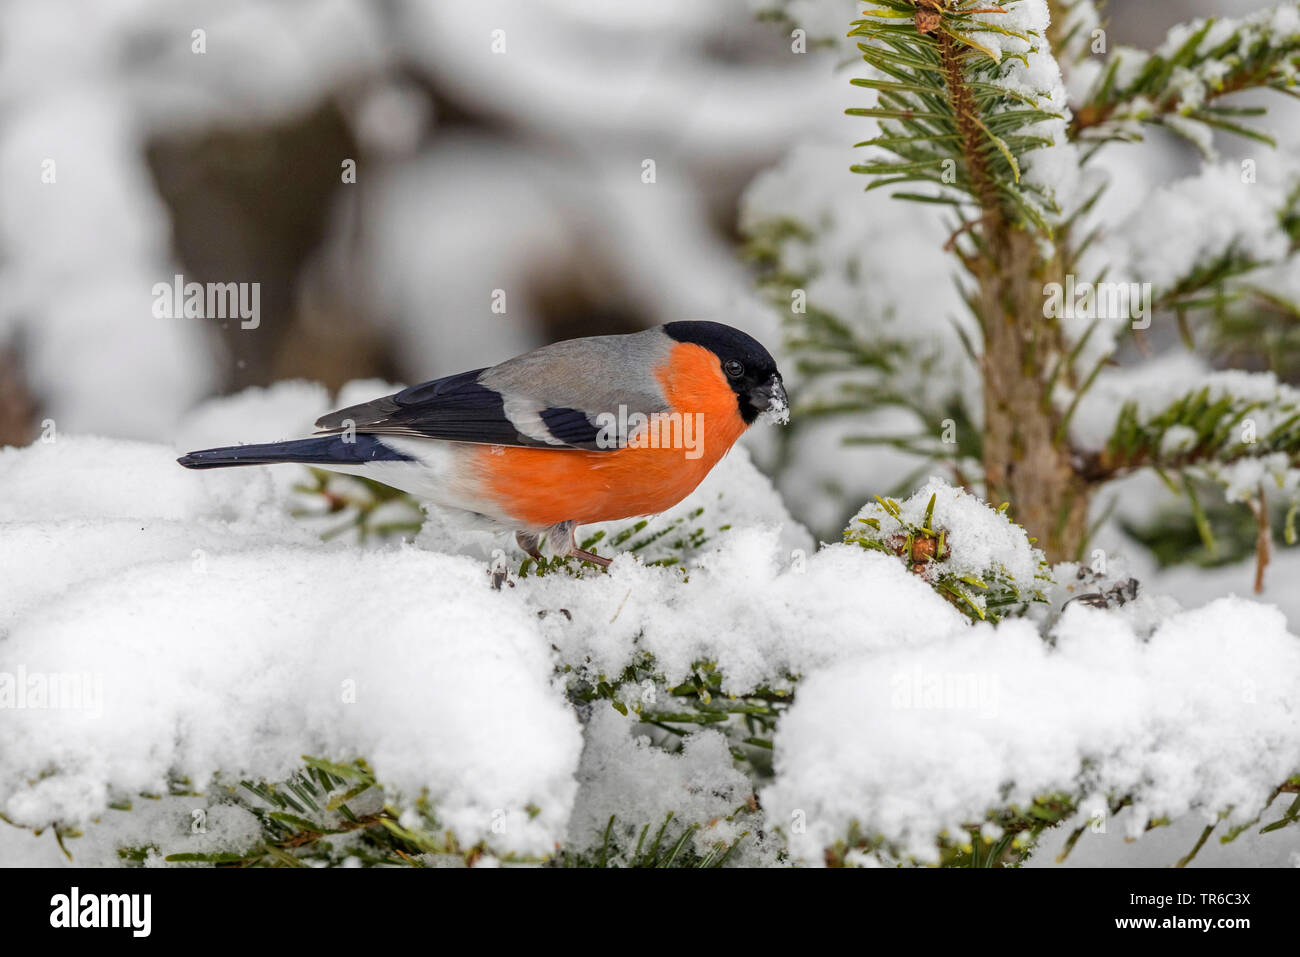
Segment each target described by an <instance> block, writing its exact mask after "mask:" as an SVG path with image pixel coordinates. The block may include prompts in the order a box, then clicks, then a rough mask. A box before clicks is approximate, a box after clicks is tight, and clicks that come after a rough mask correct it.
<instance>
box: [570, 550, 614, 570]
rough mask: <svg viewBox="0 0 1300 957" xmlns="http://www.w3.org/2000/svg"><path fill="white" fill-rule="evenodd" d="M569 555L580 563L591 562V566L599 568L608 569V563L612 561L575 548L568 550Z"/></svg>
mask: <svg viewBox="0 0 1300 957" xmlns="http://www.w3.org/2000/svg"><path fill="white" fill-rule="evenodd" d="M569 554H570V555H572V556H573V557H574V558H576V559H578V561H580V562H591V563H592V564H593V565H599V566H600V567H601V568H608V567H609V565H610V562H612V561H613V560H614V559H612V558H602V557H601V556H599V555H597V554H595V553H593V552H588V551H585V550H583V549H581V548H577V547H575V548H572V549H570V550H569Z"/></svg>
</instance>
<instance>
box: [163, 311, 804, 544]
mask: <svg viewBox="0 0 1300 957" xmlns="http://www.w3.org/2000/svg"><path fill="white" fill-rule="evenodd" d="M765 414H766V417H768V418H772V419H774V420H776V421H779V422H785V421H786V420H787V418H788V415H789V403H788V400H787V398H786V393H785V388H784V386H783V384H782V380H781V374H780V372H778V371H777V368H776V363H775V361H774V360H773V359H772V356H771V355H770V354H769V353H768V351H767V350H766V349H764V348H763V346H762V345H761V344H759V343H758V342H757V341H756V340H755V339H753V338H752V337H751V336H748V335H746V334H745V333H743V332H741V331H740V330H739V329H733V328H732V327H730V326H727V325H723V324H722V323H719V322H670V323H668V324H667V325H663V326H658V327H656V328H653V329H648V330H646V331H644V332H638V333H634V334H632V335H621V336H593V337H591V338H585V339H571V340H568V341H565V342H557V343H554V344H552V345H549V346H544V347H542V348H540V349H537V350H535V351H533V352H529V353H525V354H524V355H521V356H517V357H515V358H513V359H508V360H506V361H505V362H502V363H500V364H499V365H495V366H492V367H490V368H485V369H475V370H473V371H472V372H462V373H460V374H459V375H452V376H447V377H446V378H442V379H435V380H434V381H432V382H425V383H423V384H421V385H415V386H411V387H410V388H409V389H404V390H402V391H401V392H397V393H395V394H393V395H388V396H384V397H383V398H379V399H374V400H372V401H370V402H364V403H362V404H361V405H354V406H350V407H348V408H346V409H342V410H340V411H338V412H332V413H330V414H329V415H326V416H323V417H322V418H320V419H318V420H317V422H316V428H317V429H318V430H319V431H318V432H317V433H316V435H314V436H313V437H311V438H305V439H297V440H293V441H288V442H272V443H268V444H264V445H236V446H229V447H226V448H219V449H206V450H203V451H200V452H190V453H189V454H188V455H183V456H181V457H180V458H179V459H178V460H177V461H178V462H180V464H181V465H183V466H185V467H186V468H192V469H208V468H223V467H226V466H233V465H265V464H269V463H276V462H299V463H303V464H307V465H313V466H316V467H318V468H322V469H327V470H330V471H334V472H343V473H346V474H349V475H361V476H364V477H366V478H369V479H374V480H375V481H378V482H381V483H383V484H385V485H389V486H391V487H393V488H396V489H400V490H402V491H404V492H409V493H411V494H412V495H414V496H416V497H417V498H420V499H424V500H427V501H430V502H434V503H436V504H438V505H441V506H444V507H447V508H452V509H460V510H462V511H464V512H470V513H474V514H476V515H478V516H480V517H484V518H487V519H489V520H490V521H491V522H493V523H495V524H496V525H497V526H499V527H502V528H504V529H512V530H514V531H515V536H516V540H517V541H518V543H519V546H520V547H521V548H522V549H523V550H524V551H525V552H527V553H528V554H529V555H531V556H533V557H534V558H540V557H541V551H540V546H541V543H542V540H543V539H545V540H546V541H547V542H548V543H549V544H550V547H551V550H552V552H554V553H555V554H556V555H558V556H574V557H576V558H578V559H580V560H583V561H590V562H594V563H596V564H598V565H601V566H607V565H608V564H609V563H610V559H608V558H603V557H601V556H599V555H595V554H592V553H591V552H588V551H585V550H583V549H581V548H579V547H578V545H577V543H576V542H575V541H574V529H575V528H576V527H577V526H578V525H585V524H588V523H591V522H605V521H611V520H615V519H624V518H632V517H634V516H638V515H650V514H654V513H657V512H662V511H663V510H664V509H667V508H669V507H671V506H673V505H676V504H677V503H678V502H680V501H681V500H682V499H683V498H685V497H686V496H687V495H689V494H690V492H691V491H692V490H694V488H695V487H696V486H697V485H699V484H700V482H701V481H702V480H703V479H704V476H706V475H707V474H708V473H709V470H710V469H712V468H713V466H714V465H715V464H717V462H718V461H719V460H720V459H721V458H722V456H723V455H725V454H726V452H727V450H728V449H730V448H731V446H732V445H733V444H734V443H735V441H736V440H737V439H738V438H740V436H741V435H742V434H743V433H744V431H745V430H746V429H747V428H748V427H749V426H750V425H751V424H753V423H754V421H755V420H756V419H758V417H759V416H760V415H765Z"/></svg>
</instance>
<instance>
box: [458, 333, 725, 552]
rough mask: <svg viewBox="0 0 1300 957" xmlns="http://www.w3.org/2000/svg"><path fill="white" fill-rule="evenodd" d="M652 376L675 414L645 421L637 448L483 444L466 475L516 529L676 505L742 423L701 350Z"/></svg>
mask: <svg viewBox="0 0 1300 957" xmlns="http://www.w3.org/2000/svg"><path fill="white" fill-rule="evenodd" d="M655 378H657V379H658V380H659V384H660V386H661V388H662V389H663V392H664V396H665V397H666V398H667V399H668V402H669V403H670V405H671V407H672V412H673V413H676V416H675V417H674V418H669V419H660V420H659V421H658V422H657V423H651V430H650V431H649V432H648V434H643V435H642V436H641V437H640V441H641V442H643V443H644V447H634V446H636V445H637V442H638V440H635V439H630V440H629V442H628V447H627V448H622V449H615V450H611V451H594V452H588V451H577V450H568V451H565V450H557V449H524V448H514V447H506V448H502V447H500V446H496V447H493V446H483V447H481V448H479V449H476V450H475V457H474V467H475V469H476V470H477V471H478V474H479V477H480V481H481V482H482V486H481V487H482V488H483V489H484V491H485V492H486V494H487V496H488V498H490V499H491V500H492V501H494V502H496V503H497V504H498V506H499V507H500V508H501V510H502V512H504V513H505V514H506V515H509V516H510V517H511V518H513V519H514V520H515V521H517V522H518V523H519V525H520V527H521V528H544V527H546V526H549V525H555V524H558V523H560V522H567V521H574V522H577V523H578V524H580V525H583V524H588V523H590V522H606V521H612V520H614V519H620V518H631V517H633V516H636V515H650V514H653V513H655V512H662V511H663V510H664V509H666V508H669V507H671V506H673V505H676V504H677V503H678V502H680V501H681V500H682V499H683V498H685V497H686V496H687V495H689V494H690V493H691V492H692V491H694V489H695V487H696V486H697V485H699V484H700V482H701V481H703V479H704V476H706V475H708V474H709V470H710V469H712V468H713V466H714V465H716V464H717V462H718V460H719V459H721V458H722V456H723V455H725V454H726V453H727V450H728V449H730V448H731V446H732V445H733V444H734V443H735V441H736V439H738V438H740V436H741V434H742V433H743V432H744V431H745V420H744V419H742V418H741V417H740V410H739V408H738V406H737V403H736V394H735V393H734V392H732V391H731V386H730V385H728V384H727V379H726V376H724V375H723V373H722V369H721V368H720V366H719V364H718V357H717V356H716V355H714V354H713V353H712V352H710V351H709V350H708V349H705V348H704V347H702V346H697V345H694V344H690V343H679V344H677V345H674V346H673V348H672V352H671V353H670V355H669V359H668V361H667V362H666V363H664V364H663V365H662V366H660V367H659V368H658V369H656V370H655ZM590 411H595V412H604V411H608V412H611V413H613V414H617V413H618V410H617V409H609V410H604V409H596V410H590ZM688 417H689V420H688ZM656 425H657V429H656ZM655 445H657V446H658V447H654V446H655ZM688 446H689V447H688Z"/></svg>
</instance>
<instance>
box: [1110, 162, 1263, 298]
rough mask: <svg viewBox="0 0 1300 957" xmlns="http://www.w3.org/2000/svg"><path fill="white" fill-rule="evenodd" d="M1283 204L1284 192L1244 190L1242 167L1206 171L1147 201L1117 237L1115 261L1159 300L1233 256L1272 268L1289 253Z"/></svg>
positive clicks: (1256, 185) (1256, 186) (1250, 186)
mask: <svg viewBox="0 0 1300 957" xmlns="http://www.w3.org/2000/svg"><path fill="white" fill-rule="evenodd" d="M1282 199H1283V193H1282V190H1281V187H1280V184H1277V183H1270V182H1265V181H1260V182H1253V183H1250V182H1243V176H1242V170H1241V166H1240V164H1239V163H1233V162H1225V163H1221V164H1210V165H1206V166H1205V167H1204V168H1202V169H1201V170H1200V172H1198V173H1197V174H1196V175H1194V176H1189V177H1185V178H1183V179H1180V180H1177V181H1176V182H1174V183H1171V184H1169V185H1167V186H1164V187H1162V188H1160V189H1158V190H1156V192H1155V193H1154V194H1153V195H1151V196H1150V197H1148V200H1147V202H1146V203H1145V204H1143V206H1142V208H1141V209H1140V210H1139V211H1137V212H1135V213H1134V215H1133V216H1132V217H1130V218H1129V219H1128V220H1127V221H1126V222H1125V223H1124V224H1123V225H1122V226H1121V227H1120V228H1119V230H1118V231H1117V233H1116V234H1115V235H1114V236H1113V237H1111V239H1112V240H1113V245H1110V246H1109V248H1108V252H1109V253H1110V260H1111V261H1112V262H1115V263H1122V264H1124V269H1125V271H1126V272H1127V274H1128V275H1130V276H1131V277H1133V279H1134V280H1135V281H1138V282H1149V283H1151V284H1152V286H1153V287H1154V288H1155V290H1156V293H1157V295H1158V294H1159V293H1161V292H1165V291H1168V290H1169V289H1171V288H1172V287H1174V286H1175V285H1176V284H1177V283H1178V281H1179V280H1180V279H1183V278H1184V277H1186V276H1188V275H1189V274H1190V273H1191V272H1192V271H1193V270H1194V269H1196V268H1198V267H1203V266H1206V265H1209V264H1210V263H1212V262H1214V261H1216V259H1217V258H1218V257H1221V256H1223V255H1225V254H1227V253H1229V252H1232V253H1234V254H1236V255H1238V256H1242V257H1246V258H1248V259H1252V260H1255V261H1258V262H1261V263H1270V262H1273V261H1275V260H1277V259H1280V258H1282V257H1283V256H1285V255H1286V252H1287V245H1286V243H1287V239H1286V235H1285V234H1284V233H1283V232H1282V231H1281V230H1279V229H1278V226H1277V213H1278V211H1279V210H1280V209H1281V208H1282Z"/></svg>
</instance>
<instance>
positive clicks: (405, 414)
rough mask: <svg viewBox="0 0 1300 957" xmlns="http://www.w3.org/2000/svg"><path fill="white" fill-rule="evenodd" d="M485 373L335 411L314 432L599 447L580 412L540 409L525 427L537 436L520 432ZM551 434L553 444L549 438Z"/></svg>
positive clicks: (586, 417)
mask: <svg viewBox="0 0 1300 957" xmlns="http://www.w3.org/2000/svg"><path fill="white" fill-rule="evenodd" d="M484 371H485V370H484V369H474V370H473V371H470V372H462V373H460V374H458V375H452V376H447V377H445V378H442V379H435V380H433V381H432V382H424V383H421V384H420V385H414V386H411V387H410V388H409V389H403V390H402V391H401V392H397V393H394V394H393V395H389V396H384V397H383V398H381V399H374V400H372V401H370V402H363V403H361V404H360V405H353V406H349V407H348V408H346V409H340V410H339V411H338V412H331V413H330V414H329V415H325V416H322V417H321V418H319V419H317V420H316V428H317V429H319V430H320V431H321V432H323V433H337V432H343V431H346V430H347V429H348V428H349V427H351V428H353V429H354V430H355V431H357V432H359V433H365V434H372V435H406V436H416V437H420V438H430V439H445V440H448V441H453V442H475V443H480V444H484V445H513V446H520V447H525V448H554V449H563V448H585V449H595V448H598V447H599V446H598V445H597V443H596V439H597V436H598V434H599V431H600V429H599V427H598V426H597V425H596V424H595V421H594V418H595V417H594V416H593V415H591V414H589V413H587V412H584V411H582V410H581V409H570V408H541V409H536V410H534V411H532V415H534V416H536V418H537V420H538V421H537V422H535V423H530V425H528V426H525V427H526V428H529V431H531V432H533V433H534V434H533V435H529V434H526V433H525V432H523V431H521V429H520V425H518V424H516V422H515V421H513V420H512V419H511V417H510V415H509V414H507V412H506V399H505V396H503V395H502V394H501V393H500V392H498V391H496V390H495V389H492V388H489V387H488V386H485V385H483V384H482V383H480V382H479V381H478V378H479V376H480V375H481V374H482V373H483V372H484ZM516 414H517V415H518V412H516ZM548 435H549V437H550V438H551V439H553V441H547V440H546V436H548Z"/></svg>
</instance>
